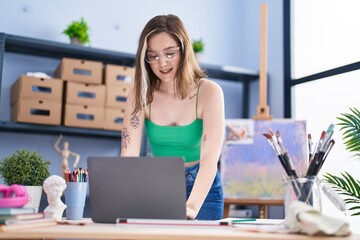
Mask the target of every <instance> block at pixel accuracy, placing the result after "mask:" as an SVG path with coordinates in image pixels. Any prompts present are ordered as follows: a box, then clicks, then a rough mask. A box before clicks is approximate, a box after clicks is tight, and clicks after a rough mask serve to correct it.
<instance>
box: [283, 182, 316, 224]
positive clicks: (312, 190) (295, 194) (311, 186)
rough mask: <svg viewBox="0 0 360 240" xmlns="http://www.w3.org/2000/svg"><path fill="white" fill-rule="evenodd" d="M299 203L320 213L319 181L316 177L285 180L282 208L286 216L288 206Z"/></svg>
mask: <svg viewBox="0 0 360 240" xmlns="http://www.w3.org/2000/svg"><path fill="white" fill-rule="evenodd" d="M294 201H301V202H304V203H306V204H308V205H310V206H312V207H313V208H314V209H316V210H318V211H320V212H321V195H320V181H319V179H318V178H317V177H316V176H309V177H299V178H288V179H286V187H285V198H284V208H285V217H286V216H287V213H288V209H289V205H290V204H291V203H292V202H294Z"/></svg>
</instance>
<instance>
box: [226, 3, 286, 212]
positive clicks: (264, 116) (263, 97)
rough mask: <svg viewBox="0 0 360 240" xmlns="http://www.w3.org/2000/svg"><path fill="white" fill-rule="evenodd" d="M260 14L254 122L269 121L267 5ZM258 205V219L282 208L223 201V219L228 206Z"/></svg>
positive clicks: (269, 203)
mask: <svg viewBox="0 0 360 240" xmlns="http://www.w3.org/2000/svg"><path fill="white" fill-rule="evenodd" d="M260 10H261V14H260V79H259V105H258V106H257V114H256V115H255V116H253V119H254V120H271V119H272V117H271V116H270V109H269V106H268V104H267V91H268V89H267V5H266V4H265V3H262V4H261V8H260ZM231 204H234V205H258V206H259V218H267V217H268V206H272V205H278V206H283V205H284V200H282V199H225V200H224V215H223V217H224V218H227V217H229V211H230V205H231Z"/></svg>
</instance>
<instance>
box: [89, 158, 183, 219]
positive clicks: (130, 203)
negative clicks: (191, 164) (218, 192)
mask: <svg viewBox="0 0 360 240" xmlns="http://www.w3.org/2000/svg"><path fill="white" fill-rule="evenodd" d="M87 164H88V169H89V197H90V211H91V218H92V220H93V221H94V222H98V223H115V222H116V219H117V218H152V219H186V210H185V204H186V188H185V174H184V160H183V158H181V157H89V158H88V163H87Z"/></svg>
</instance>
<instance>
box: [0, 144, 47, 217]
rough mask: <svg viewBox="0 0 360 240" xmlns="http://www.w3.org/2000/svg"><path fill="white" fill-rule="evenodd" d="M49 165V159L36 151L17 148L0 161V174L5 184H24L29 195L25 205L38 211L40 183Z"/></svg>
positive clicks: (41, 183) (45, 175) (40, 191)
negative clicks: (45, 158)
mask: <svg viewBox="0 0 360 240" xmlns="http://www.w3.org/2000/svg"><path fill="white" fill-rule="evenodd" d="M49 165H50V161H46V160H44V158H43V157H42V156H41V155H40V154H39V153H37V152H32V151H30V150H27V149H23V150H17V151H16V152H15V153H13V154H12V155H10V156H8V157H4V158H3V159H2V161H1V162H0V176H1V177H2V178H3V180H4V182H5V183H6V184H7V185H11V184H20V185H23V186H25V188H26V190H27V191H28V194H29V196H30V201H29V203H28V204H27V205H26V207H33V208H35V210H36V211H38V208H39V204H40V199H41V194H42V185H43V182H44V181H45V179H46V178H47V177H49V175H50V173H49ZM32 194H35V196H32Z"/></svg>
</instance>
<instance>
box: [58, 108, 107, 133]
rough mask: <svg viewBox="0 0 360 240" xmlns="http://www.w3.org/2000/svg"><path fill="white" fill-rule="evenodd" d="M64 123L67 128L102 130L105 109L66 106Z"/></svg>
mask: <svg viewBox="0 0 360 240" xmlns="http://www.w3.org/2000/svg"><path fill="white" fill-rule="evenodd" d="M63 122H64V125H65V126H71V127H81V128H99V129H102V128H103V124H104V108H103V107H98V106H89V105H74V104H66V105H65V113H64V121H63Z"/></svg>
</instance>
